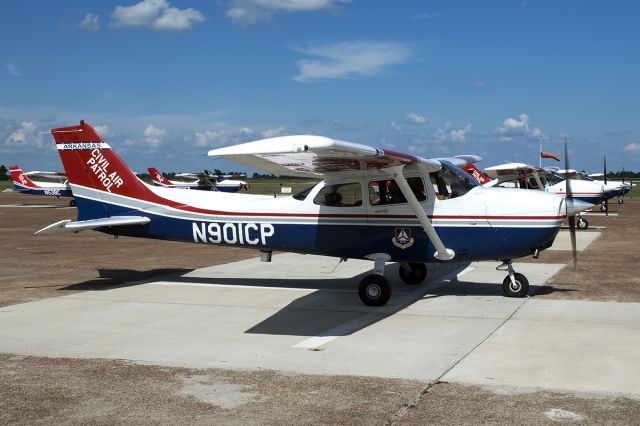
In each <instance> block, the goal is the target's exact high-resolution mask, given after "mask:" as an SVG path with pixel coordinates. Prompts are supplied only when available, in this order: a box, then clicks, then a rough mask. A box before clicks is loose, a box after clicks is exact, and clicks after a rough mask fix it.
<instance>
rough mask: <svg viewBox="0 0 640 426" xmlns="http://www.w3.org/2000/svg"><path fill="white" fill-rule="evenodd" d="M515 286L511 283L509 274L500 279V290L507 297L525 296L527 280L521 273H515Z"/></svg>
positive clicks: (527, 288)
mask: <svg viewBox="0 0 640 426" xmlns="http://www.w3.org/2000/svg"><path fill="white" fill-rule="evenodd" d="M513 278H515V281H516V286H515V287H514V286H513V285H512V284H511V278H509V275H507V277H506V278H505V279H504V281H502V291H503V292H504V295H505V296H507V297H525V296H526V295H527V293H528V292H529V280H528V279H527V277H525V276H524V275H522V274H518V273H515V274H514V277H513Z"/></svg>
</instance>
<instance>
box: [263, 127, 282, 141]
mask: <svg viewBox="0 0 640 426" xmlns="http://www.w3.org/2000/svg"><path fill="white" fill-rule="evenodd" d="M286 130H287V128H286V127H276V128H274V129H267V130H265V131H263V132H262V137H263V138H267V139H268V138H275V137H276V136H281V135H282V134H283V133H284V132H286Z"/></svg>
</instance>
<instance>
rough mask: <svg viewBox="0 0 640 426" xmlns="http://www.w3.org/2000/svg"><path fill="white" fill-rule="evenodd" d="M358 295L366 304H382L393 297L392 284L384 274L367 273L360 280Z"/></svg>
mask: <svg viewBox="0 0 640 426" xmlns="http://www.w3.org/2000/svg"><path fill="white" fill-rule="evenodd" d="M358 295H359V296H360V300H362V303H364V304H365V305H368V306H382V305H384V304H386V303H387V302H388V301H389V298H390V297H391V285H390V284H389V281H387V279H386V278H385V277H383V276H382V275H377V274H371V275H367V276H366V277H364V278H363V279H362V281H360V286H359V287H358Z"/></svg>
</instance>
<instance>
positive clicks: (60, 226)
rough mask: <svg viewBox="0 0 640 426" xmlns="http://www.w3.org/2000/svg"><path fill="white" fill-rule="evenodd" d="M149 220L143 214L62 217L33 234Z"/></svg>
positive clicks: (140, 222) (133, 223)
mask: <svg viewBox="0 0 640 426" xmlns="http://www.w3.org/2000/svg"><path fill="white" fill-rule="evenodd" d="M149 222H151V219H149V218H148V217H145V216H112V217H105V218H102V219H91V220H80V221H75V222H74V221H72V220H71V219H64V220H61V221H59V222H56V223H52V224H51V225H49V226H46V227H44V228H42V229H41V230H39V231H36V232H35V233H34V235H37V234H52V233H56V232H61V231H73V232H79V231H84V230H86V229H95V228H102V227H105V226H109V227H115V226H128V225H145V224H147V223H149Z"/></svg>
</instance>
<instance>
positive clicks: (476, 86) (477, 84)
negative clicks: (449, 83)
mask: <svg viewBox="0 0 640 426" xmlns="http://www.w3.org/2000/svg"><path fill="white" fill-rule="evenodd" d="M467 87H469V88H470V89H484V83H483V82H481V81H474V82H473V83H469V84H467Z"/></svg>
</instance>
